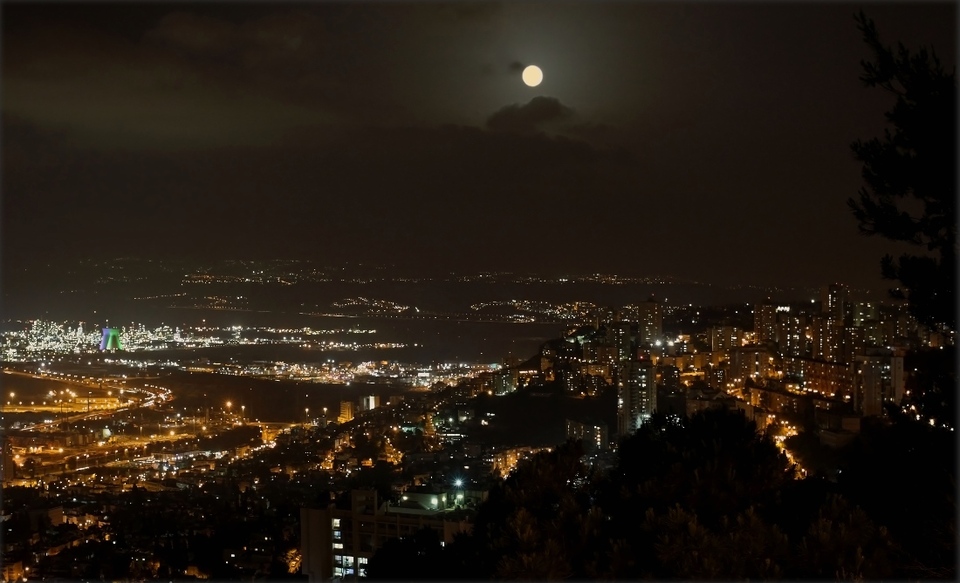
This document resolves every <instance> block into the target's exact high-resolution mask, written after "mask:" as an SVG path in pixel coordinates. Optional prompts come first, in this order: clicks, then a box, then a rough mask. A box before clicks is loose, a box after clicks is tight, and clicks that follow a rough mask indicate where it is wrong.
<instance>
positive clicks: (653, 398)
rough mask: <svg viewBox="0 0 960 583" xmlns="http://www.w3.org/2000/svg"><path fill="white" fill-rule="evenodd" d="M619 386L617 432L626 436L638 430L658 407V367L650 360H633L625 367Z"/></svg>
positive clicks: (621, 435)
mask: <svg viewBox="0 0 960 583" xmlns="http://www.w3.org/2000/svg"><path fill="white" fill-rule="evenodd" d="M624 373H625V375H624V376H625V378H624V379H623V382H622V383H620V385H619V386H618V393H619V394H618V395H617V434H618V435H619V436H620V437H625V436H627V435H630V434H632V433H634V432H636V431H637V429H639V428H640V426H641V425H642V424H643V422H644V421H646V420H648V419H650V417H651V415H653V412H654V411H656V409H657V383H656V369H655V368H654V366H653V365H652V364H650V363H649V362H637V361H633V362H630V363H628V364H627V366H626V367H625V371H624Z"/></svg>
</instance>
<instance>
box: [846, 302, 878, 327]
mask: <svg viewBox="0 0 960 583" xmlns="http://www.w3.org/2000/svg"><path fill="white" fill-rule="evenodd" d="M851 312H852V314H851V316H852V323H853V325H854V326H863V325H865V324H866V323H867V322H871V321H877V320H879V319H880V309H879V306H877V304H876V303H875V302H855V303H854V304H853V306H852V310H851Z"/></svg>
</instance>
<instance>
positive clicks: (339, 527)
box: [300, 490, 472, 583]
mask: <svg viewBox="0 0 960 583" xmlns="http://www.w3.org/2000/svg"><path fill="white" fill-rule="evenodd" d="M439 497H440V495H439V494H437V495H436V496H433V498H434V499H436V502H435V503H434V502H433V499H431V502H428V505H429V506H432V507H433V508H437V507H439V502H440V500H439ZM433 508H405V507H403V506H399V507H398V506H390V505H389V504H388V503H386V502H384V503H383V504H378V501H377V493H376V491H375V490H354V491H353V492H351V493H350V508H349V509H346V508H337V507H335V506H334V505H333V504H331V505H329V506H328V507H326V508H301V509H300V533H301V538H300V545H301V556H302V557H303V561H302V563H301V573H303V574H304V575H306V576H307V581H308V583H316V582H320V581H330V580H334V579H336V580H342V581H350V580H357V579H362V578H365V577H366V570H367V564H368V563H369V561H370V557H372V556H373V555H374V553H376V551H377V549H379V548H380V547H381V546H383V544H384V542H386V541H387V540H389V539H395V538H401V537H405V536H412V535H414V534H415V533H416V532H417V531H419V530H422V529H424V528H429V529H432V530H434V531H436V532H437V534H438V535H439V536H440V540H441V541H443V542H444V544H450V543H451V542H453V538H454V536H456V535H457V534H458V533H469V532H470V530H471V528H472V525H471V524H470V523H469V522H468V521H466V520H464V519H463V518H462V517H463V515H461V514H458V513H456V512H447V511H443V510H435V509H433Z"/></svg>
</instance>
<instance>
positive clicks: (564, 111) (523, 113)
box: [487, 95, 573, 133]
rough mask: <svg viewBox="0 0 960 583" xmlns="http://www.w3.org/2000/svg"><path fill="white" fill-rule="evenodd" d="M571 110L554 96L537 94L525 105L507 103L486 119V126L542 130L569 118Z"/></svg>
mask: <svg viewBox="0 0 960 583" xmlns="http://www.w3.org/2000/svg"><path fill="white" fill-rule="evenodd" d="M572 115H573V110H572V109H570V108H569V107H566V106H565V105H563V104H562V103H560V101H559V100H558V99H556V98H554V97H544V96H542V95H541V96H538V97H534V98H533V99H531V100H530V102H529V103H527V104H525V105H518V104H513V105H508V106H506V107H504V108H503V109H501V110H499V111H497V112H496V113H494V114H493V115H491V116H490V117H489V118H488V119H487V127H488V128H490V129H492V130H496V131H505V132H516V133H529V132H536V131H542V130H543V129H544V126H546V125H549V124H551V123H553V122H559V121H564V120H567V119H569V118H570V117H571V116H572Z"/></svg>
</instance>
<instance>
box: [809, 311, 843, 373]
mask: <svg viewBox="0 0 960 583" xmlns="http://www.w3.org/2000/svg"><path fill="white" fill-rule="evenodd" d="M843 330H844V326H843V321H842V320H836V319H834V318H833V317H832V316H830V315H828V314H814V315H813V316H812V317H811V318H810V337H811V342H812V346H811V350H810V357H811V358H814V359H816V360H822V361H824V362H842V361H843V360H842V359H843V334H844V332H843Z"/></svg>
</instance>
